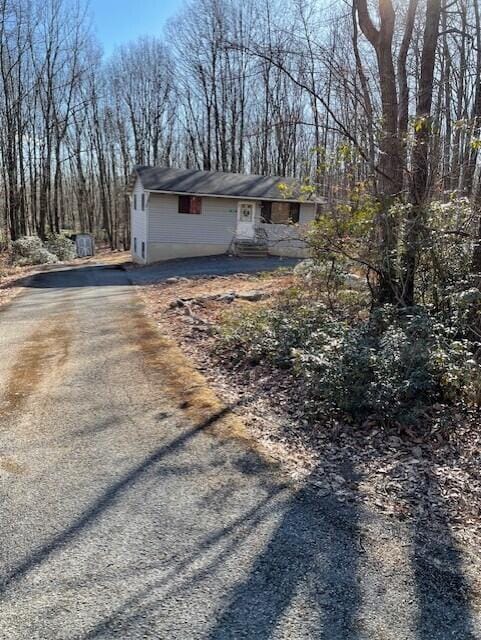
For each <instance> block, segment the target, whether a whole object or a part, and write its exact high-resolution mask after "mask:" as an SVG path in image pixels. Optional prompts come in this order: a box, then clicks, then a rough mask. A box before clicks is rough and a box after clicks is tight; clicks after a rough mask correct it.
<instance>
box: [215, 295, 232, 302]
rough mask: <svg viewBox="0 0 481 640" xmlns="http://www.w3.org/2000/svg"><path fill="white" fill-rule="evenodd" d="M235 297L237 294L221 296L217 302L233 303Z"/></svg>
mask: <svg viewBox="0 0 481 640" xmlns="http://www.w3.org/2000/svg"><path fill="white" fill-rule="evenodd" d="M235 297H236V295H235V293H225V294H224V295H222V296H219V297H218V298H217V300H220V301H221V302H233V301H234V299H235Z"/></svg>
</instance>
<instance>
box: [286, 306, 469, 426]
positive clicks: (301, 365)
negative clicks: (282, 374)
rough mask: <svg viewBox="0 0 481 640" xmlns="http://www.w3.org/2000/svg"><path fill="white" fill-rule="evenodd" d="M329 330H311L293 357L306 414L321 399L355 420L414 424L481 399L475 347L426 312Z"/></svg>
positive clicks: (393, 313) (388, 314) (382, 314)
mask: <svg viewBox="0 0 481 640" xmlns="http://www.w3.org/2000/svg"><path fill="white" fill-rule="evenodd" d="M332 333H333V332H332V329H331V332H330V335H329V334H327V333H326V332H325V331H322V330H321V331H317V332H314V333H313V334H312V336H311V337H310V338H309V340H308V341H307V342H306V344H305V345H303V346H302V348H300V349H298V350H297V352H296V364H295V367H296V372H297V374H298V375H299V376H300V377H301V378H302V380H303V381H304V384H305V386H306V395H307V398H308V402H309V404H308V408H309V411H310V413H316V406H317V404H318V403H321V402H323V401H326V402H329V403H332V404H334V405H335V406H337V407H338V408H340V409H342V410H344V411H346V412H348V413H350V414H351V415H353V416H354V417H357V418H363V417H365V416H366V415H371V414H374V415H377V416H378V417H382V418H385V419H387V420H388V421H392V420H398V421H401V422H415V421H417V420H418V419H419V417H420V416H421V415H422V414H423V412H425V411H426V409H428V408H429V407H430V406H432V405H433V404H436V403H439V402H445V403H456V402H458V401H464V402H466V403H472V402H477V401H478V399H479V391H480V374H481V370H480V367H479V366H478V365H477V364H476V362H475V360H474V357H473V353H472V345H471V344H470V343H469V342H468V341H467V340H462V339H456V329H455V328H453V327H449V326H446V325H445V324H444V323H442V322H441V321H440V320H438V319H437V318H435V317H431V316H430V315H429V314H428V313H427V312H426V310H423V309H421V308H415V309H408V310H403V311H398V310H394V309H393V308H389V307H388V308H385V309H381V310H378V311H376V312H375V313H374V314H373V316H372V318H371V320H370V321H368V322H364V323H362V324H360V325H358V326H355V327H346V325H343V328H342V330H340V331H339V332H337V335H332Z"/></svg>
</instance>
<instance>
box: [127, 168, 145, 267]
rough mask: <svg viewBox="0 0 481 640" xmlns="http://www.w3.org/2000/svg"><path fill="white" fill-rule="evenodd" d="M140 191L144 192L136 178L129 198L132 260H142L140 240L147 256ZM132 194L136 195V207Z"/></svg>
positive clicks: (143, 212)
mask: <svg viewBox="0 0 481 640" xmlns="http://www.w3.org/2000/svg"><path fill="white" fill-rule="evenodd" d="M142 193H144V190H143V188H142V183H141V182H140V180H139V178H137V181H136V183H135V186H134V189H133V191H132V197H131V200H130V236H131V239H130V242H131V253H132V256H133V258H134V260H142V257H141V256H142V242H144V243H145V252H146V256H145V257H147V214H146V211H142V210H141V204H142ZM134 194H135V195H136V196H137V209H134ZM134 238H137V252H136V253H134Z"/></svg>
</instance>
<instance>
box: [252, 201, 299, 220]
mask: <svg viewBox="0 0 481 640" xmlns="http://www.w3.org/2000/svg"><path fill="white" fill-rule="evenodd" d="M299 209H300V205H299V203H298V202H269V201H264V202H262V203H261V219H262V222H265V223H268V224H295V223H297V222H299Z"/></svg>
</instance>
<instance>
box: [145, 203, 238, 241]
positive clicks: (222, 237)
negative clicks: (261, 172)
mask: <svg viewBox="0 0 481 640" xmlns="http://www.w3.org/2000/svg"><path fill="white" fill-rule="evenodd" d="M148 210H149V216H148V219H149V227H148V237H149V242H152V243H157V242H172V243H186V244H203V243H205V244H225V245H226V249H227V248H228V246H229V245H230V243H231V241H232V239H233V237H234V233H235V229H236V224H237V200H234V199H230V198H207V197H206V198H202V213H201V214H199V215H191V214H185V213H178V196H176V195H170V194H158V193H151V194H150V198H149V204H148Z"/></svg>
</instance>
